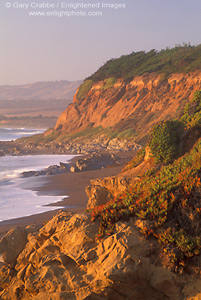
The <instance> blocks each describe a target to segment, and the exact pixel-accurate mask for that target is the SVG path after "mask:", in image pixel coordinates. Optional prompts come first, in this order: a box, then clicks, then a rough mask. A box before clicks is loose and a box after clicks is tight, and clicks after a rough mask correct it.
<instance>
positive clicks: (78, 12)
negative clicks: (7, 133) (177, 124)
mask: <svg viewBox="0 0 201 300" xmlns="http://www.w3.org/2000/svg"><path fill="white" fill-rule="evenodd" d="M76 5H77V6H78V7H77V8H76ZM84 5H85V6H91V7H90V8H86V7H83V6H84ZM108 6H110V7H108ZM115 7H116V8H115ZM34 14H40V15H37V16H36V15H34ZM200 30H201V0H102V1H98V0H80V1H79V0H78V1H74V0H72V1H70V0H19V1H16V0H0V70H1V72H0V85H7V84H9V85H20V84H28V83H33V82H38V81H55V80H70V81H73V80H80V79H85V78H86V77H88V76H90V75H91V74H92V73H94V72H95V71H96V70H97V69H98V68H99V67H100V66H102V65H103V64H104V63H105V62H106V61H108V60H109V59H111V58H116V57H119V56H121V55H125V54H129V53H131V52H133V51H134V52H136V51H140V50H144V51H149V50H151V49H156V50H161V49H164V48H166V47H174V46H175V45H178V44H182V43H190V44H191V45H198V44H200V43H201V32H200Z"/></svg>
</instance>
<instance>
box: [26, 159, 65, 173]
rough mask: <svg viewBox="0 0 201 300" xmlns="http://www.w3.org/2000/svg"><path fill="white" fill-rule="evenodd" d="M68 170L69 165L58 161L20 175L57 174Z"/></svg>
mask: <svg viewBox="0 0 201 300" xmlns="http://www.w3.org/2000/svg"><path fill="white" fill-rule="evenodd" d="M69 170H70V165H69V164H65V163H62V162H61V163H60V165H59V166H58V165H53V166H49V167H48V168H45V169H43V170H39V171H26V172H22V173H21V177H30V176H41V175H58V174H63V173H67V172H68V171H69Z"/></svg>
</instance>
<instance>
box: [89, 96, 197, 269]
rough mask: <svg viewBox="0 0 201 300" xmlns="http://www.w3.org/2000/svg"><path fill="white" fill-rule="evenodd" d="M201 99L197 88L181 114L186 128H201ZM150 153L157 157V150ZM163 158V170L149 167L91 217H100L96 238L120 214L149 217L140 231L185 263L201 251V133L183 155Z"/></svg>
mask: <svg viewBox="0 0 201 300" xmlns="http://www.w3.org/2000/svg"><path fill="white" fill-rule="evenodd" d="M200 103H201V92H200V91H199V92H197V93H195V97H194V98H193V100H192V101H191V102H190V103H189V105H188V107H187V108H185V112H184V115H183V116H182V118H180V120H179V121H180V122H183V124H184V127H185V129H184V131H186V132H187V131H188V130H190V129H192V128H194V127H195V126H196V128H197V130H198V131H199V130H200V120H201V113H200V111H201V105H200ZM175 122H177V123H178V120H176V121H175ZM163 124H164V123H163ZM163 124H162V126H163ZM166 124H167V123H166ZM171 126H172V125H171ZM179 127H180V125H179ZM157 128H159V127H157V126H156V127H155V129H154V130H156V129H157ZM180 128H181V127H180ZM165 132H167V131H165ZM152 136H153V135H152ZM167 141H168V139H167ZM150 144H151V143H150V142H149V145H150ZM156 146H157V145H156V143H155V144H154V147H156ZM159 146H161V144H160V140H159ZM166 146H167V145H165V147H166ZM167 153H168V155H169V152H167ZM143 155H144V151H143V150H140V152H139V154H138V155H137V156H136V159H134V160H133V162H132V163H130V164H129V165H128V168H129V169H130V168H132V167H135V166H136V165H138V164H139V163H140V162H141V161H142V157H143ZM177 155H179V153H178V154H177ZM152 159H153V161H154V160H155V158H154V155H153V157H152ZM155 161H156V162H157V160H155ZM164 161H165V162H162V161H160V162H162V164H161V168H160V170H158V169H155V168H153V169H150V170H149V171H147V172H146V173H145V174H144V175H142V176H141V177H140V178H139V179H138V180H136V181H135V183H134V184H132V186H130V187H129V189H128V190H127V191H126V192H124V193H123V194H121V195H119V196H118V197H117V198H115V199H111V200H110V201H109V202H108V203H107V204H105V205H103V206H100V207H96V208H95V209H94V210H93V211H92V220H93V221H95V220H96V219H97V218H98V219H99V231H98V234H97V237H98V238H102V237H103V236H104V235H105V234H111V233H112V232H113V230H114V226H115V223H116V222H117V221H119V220H129V218H130V217H136V218H139V219H141V220H145V221H147V222H145V224H146V226H144V227H143V228H142V229H141V230H142V233H143V234H145V235H146V236H150V235H152V236H154V237H155V238H156V239H157V240H158V242H159V243H160V244H161V245H162V247H163V249H164V252H165V253H166V254H167V256H168V257H169V259H170V261H171V263H172V264H173V265H174V266H176V265H181V266H183V265H184V264H185V260H186V259H189V258H191V257H193V256H195V255H198V254H200V253H201V182H200V175H201V138H199V139H198V140H197V142H196V143H195V144H194V146H193V147H192V149H191V150H190V151H189V152H187V153H185V154H184V155H183V156H180V157H179V158H176V159H175V160H174V157H172V161H171V163H169V164H168V163H167V162H166V160H164ZM168 161H169V160H168Z"/></svg>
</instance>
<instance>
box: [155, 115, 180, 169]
mask: <svg viewBox="0 0 201 300" xmlns="http://www.w3.org/2000/svg"><path fill="white" fill-rule="evenodd" d="M182 130H183V124H182V122H180V121H176V120H175V121H163V122H160V123H158V124H156V125H155V126H154V127H153V129H152V131H151V137H150V141H149V146H150V148H151V152H152V154H153V156H154V159H155V162H156V163H161V162H163V163H170V162H171V161H173V160H174V159H175V158H177V157H178V155H179V153H180V148H179V141H180V135H181V134H182Z"/></svg>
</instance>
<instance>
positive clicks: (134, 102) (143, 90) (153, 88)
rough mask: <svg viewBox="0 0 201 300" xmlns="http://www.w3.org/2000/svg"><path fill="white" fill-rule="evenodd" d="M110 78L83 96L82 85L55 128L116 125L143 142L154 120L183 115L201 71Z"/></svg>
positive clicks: (75, 129) (72, 129) (72, 130)
mask: <svg viewBox="0 0 201 300" xmlns="http://www.w3.org/2000/svg"><path fill="white" fill-rule="evenodd" d="M107 82H108V79H106V80H105V81H100V82H96V83H94V84H93V85H92V87H91V88H90V90H89V91H88V92H87V93H86V95H85V96H84V98H83V99H81V100H80V99H79V98H78V96H77V95H78V93H79V89H78V90H77V93H76V94H75V96H74V100H73V103H72V104H71V105H69V107H68V108H67V109H66V110H65V111H64V112H63V113H62V114H61V116H60V117H59V118H58V120H57V123H56V126H55V128H54V129H55V130H56V131H57V132H58V131H59V132H61V133H62V132H67V133H75V132H78V131H82V130H85V129H86V128H98V127H99V128H100V127H101V128H103V129H105V130H106V129H107V128H112V130H113V131H114V132H115V131H117V132H124V133H125V135H126V133H127V134H128V133H129V131H130V133H132V135H133V136H134V137H135V139H136V140H137V141H138V142H141V141H143V139H144V137H146V136H147V132H148V131H149V129H150V128H151V127H152V126H153V125H154V124H156V123H157V122H159V121H161V120H165V119H172V118H176V117H179V116H180V115H181V113H182V110H183V108H184V106H185V104H186V103H187V102H188V101H189V99H191V98H192V96H193V94H194V92H195V91H196V90H198V89H199V88H200V86H201V72H200V71H196V72H193V73H188V74H182V73H180V74H172V75H170V76H169V77H168V78H166V79H164V76H163V75H162V74H153V73H152V74H144V75H142V76H136V77H134V78H133V79H132V80H131V81H130V82H128V80H127V81H126V80H124V79H118V80H116V82H115V83H114V84H113V85H112V86H108V85H107ZM84 84H86V83H84Z"/></svg>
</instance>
